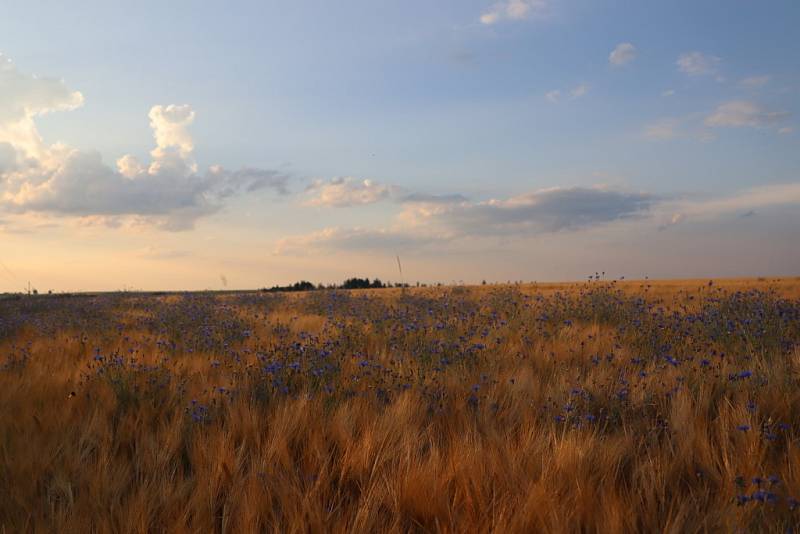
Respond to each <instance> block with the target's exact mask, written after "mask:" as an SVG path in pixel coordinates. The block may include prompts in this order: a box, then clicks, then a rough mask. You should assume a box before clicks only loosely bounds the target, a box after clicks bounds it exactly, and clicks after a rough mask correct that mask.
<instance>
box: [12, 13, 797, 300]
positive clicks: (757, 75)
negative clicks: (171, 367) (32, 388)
mask: <svg viewBox="0 0 800 534" xmlns="http://www.w3.org/2000/svg"><path fill="white" fill-rule="evenodd" d="M799 27H800V4H798V3H797V2H796V0H785V1H783V0H781V1H778V0H776V1H772V0H765V1H763V2H753V1H752V0H716V1H710V0H693V1H684V0H674V1H670V2H641V1H636V0H628V1H623V0H616V1H614V0H499V1H497V2H494V1H492V0H489V1H485V0H437V1H436V2H430V1H417V0H405V1H403V2H395V1H386V2H374V1H366V0H342V1H340V2H330V1H324V0H314V1H311V0H294V1H292V2H286V1H281V2H278V1H267V0H262V1H227V2H215V1H208V2H199V1H196V0H194V1H188V0H171V1H168V2H164V1H163V0H161V1H158V2H154V1H138V2H121V1H120V2H117V1H108V0H104V1H95V0H83V1H81V2H74V1H59V2H56V1H53V0H25V1H17V0H10V1H8V2H4V3H3V6H2V7H0V292H3V291H6V292H14V291H21V290H22V289H23V288H24V287H27V284H28V282H30V283H31V285H32V287H35V288H37V289H38V290H39V291H48V290H52V291H81V290H84V291H99V290H120V289H128V290H165V289H166V290H168V289H175V290H182V289H245V288H257V287H265V286H271V285H274V284H286V283H290V282H294V281H297V280H300V279H307V280H311V281H313V282H323V283H331V282H337V281H341V280H343V279H344V278H347V277H350V276H361V277H364V276H367V277H370V278H373V277H379V278H381V279H382V280H384V281H387V280H388V281H395V282H397V281H404V282H409V283H415V282H416V281H421V282H443V283H461V282H466V283H475V282H480V281H481V280H487V281H492V282H494V281H498V282H506V281H516V280H522V281H554V280H581V279H585V278H586V277H587V276H588V275H590V274H594V273H595V272H605V273H606V276H607V277H608V278H619V277H622V276H624V277H626V278H628V279H631V278H637V279H638V278H644V277H645V276H648V277H650V278H705V277H734V276H736V277H738V276H797V275H800V246H798V244H799V243H800V124H799V123H798V112H800V62H798V60H797V51H798V50H800V31H798V30H800V28H799ZM398 256H399V258H400V260H401V263H402V267H403V271H402V274H401V273H400V272H399V271H398V263H397V258H398Z"/></svg>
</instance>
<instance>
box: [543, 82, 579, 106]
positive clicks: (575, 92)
mask: <svg viewBox="0 0 800 534" xmlns="http://www.w3.org/2000/svg"><path fill="white" fill-rule="evenodd" d="M589 89H590V86H589V84H587V83H582V84H580V85H577V86H575V87H573V88H572V89H570V90H569V91H566V90H565V91H564V92H562V91H561V90H560V89H553V90H552V91H548V92H547V93H545V95H544V97H545V99H547V101H548V102H550V103H552V104H557V103H558V102H559V101H560V100H561V97H562V96H564V94H565V93H566V94H568V95H569V97H570V98H571V99H573V100H574V99H576V98H581V97H582V96H586V94H588V93H589Z"/></svg>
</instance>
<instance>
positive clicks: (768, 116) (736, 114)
mask: <svg viewBox="0 0 800 534" xmlns="http://www.w3.org/2000/svg"><path fill="white" fill-rule="evenodd" d="M788 116H789V112H787V111H767V110H765V109H764V108H762V107H761V106H760V105H758V104H756V103H754V102H748V101H746V100H731V101H729V102H724V103H722V104H720V105H719V106H717V109H716V110H714V112H713V113H711V114H710V115H709V116H708V117H706V119H705V121H704V123H705V125H706V126H710V127H729V128H741V127H746V126H747V127H751V128H762V127H766V126H770V125H773V124H775V123H776V122H779V121H781V120H783V119H785V118H786V117H788Z"/></svg>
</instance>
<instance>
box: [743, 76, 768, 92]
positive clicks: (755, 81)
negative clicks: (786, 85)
mask: <svg viewBox="0 0 800 534" xmlns="http://www.w3.org/2000/svg"><path fill="white" fill-rule="evenodd" d="M769 80H770V77H769V76H766V75H764V76H750V77H749V78H744V79H742V80H739V85H741V86H742V87H747V88H749V89H756V88H759V87H764V86H765V85H767V84H768V83H769Z"/></svg>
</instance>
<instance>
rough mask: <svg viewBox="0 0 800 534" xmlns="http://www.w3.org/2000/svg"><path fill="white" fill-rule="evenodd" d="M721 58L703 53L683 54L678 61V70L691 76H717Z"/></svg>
mask: <svg viewBox="0 0 800 534" xmlns="http://www.w3.org/2000/svg"><path fill="white" fill-rule="evenodd" d="M720 61H721V60H720V58H718V57H717V56H710V55H707V54H703V53H702V52H688V53H686V54H681V56H680V57H678V60H677V61H676V64H677V65H678V69H679V70H680V71H681V72H684V73H686V74H688V75H690V76H702V75H709V74H715V73H716V72H717V67H718V66H719V63H720Z"/></svg>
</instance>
